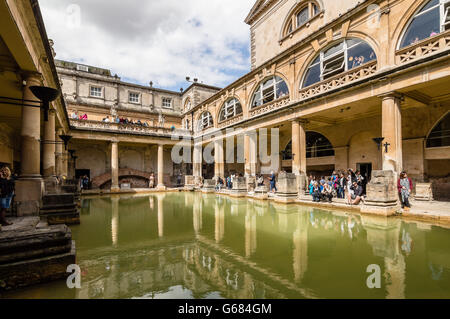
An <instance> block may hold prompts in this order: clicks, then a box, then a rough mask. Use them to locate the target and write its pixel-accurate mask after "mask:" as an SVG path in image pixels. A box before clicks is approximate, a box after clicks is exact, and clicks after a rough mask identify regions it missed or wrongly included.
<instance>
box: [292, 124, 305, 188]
mask: <svg viewBox="0 0 450 319" xmlns="http://www.w3.org/2000/svg"><path fill="white" fill-rule="evenodd" d="M292 173H293V174H295V175H296V176H297V186H298V189H299V194H300V195H303V193H304V190H305V187H306V132H305V126H304V123H303V122H302V121H299V120H295V121H292Z"/></svg>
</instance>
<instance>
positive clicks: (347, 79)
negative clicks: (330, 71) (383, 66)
mask: <svg viewBox="0 0 450 319" xmlns="http://www.w3.org/2000/svg"><path fill="white" fill-rule="evenodd" d="M377 70H378V62H377V61H376V60H375V61H371V62H368V63H366V64H363V65H361V66H359V67H356V68H354V69H351V70H349V71H347V72H345V73H341V74H339V75H336V76H333V77H331V78H329V79H326V80H324V81H321V82H319V83H316V84H313V85H311V86H308V87H306V88H304V89H301V90H300V92H299V96H300V99H301V100H305V99H308V98H310V97H313V96H316V95H319V94H322V93H327V92H329V91H332V90H334V89H337V88H340V87H342V86H345V85H347V84H350V83H352V82H354V81H357V80H361V79H364V78H366V77H368V76H370V75H373V74H375V73H376V72H377Z"/></svg>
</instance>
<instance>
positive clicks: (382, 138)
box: [373, 137, 384, 151]
mask: <svg viewBox="0 0 450 319" xmlns="http://www.w3.org/2000/svg"><path fill="white" fill-rule="evenodd" d="M373 141H374V142H375V143H376V144H377V146H378V150H379V151H380V150H381V143H383V141H384V137H375V138H374V139H373Z"/></svg>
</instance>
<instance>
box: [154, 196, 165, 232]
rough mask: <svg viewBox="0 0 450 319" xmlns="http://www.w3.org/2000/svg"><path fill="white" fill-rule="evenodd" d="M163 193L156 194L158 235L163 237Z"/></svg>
mask: <svg viewBox="0 0 450 319" xmlns="http://www.w3.org/2000/svg"><path fill="white" fill-rule="evenodd" d="M165 196H166V195H164V194H158V195H156V197H157V199H158V236H159V238H162V237H164V197H165Z"/></svg>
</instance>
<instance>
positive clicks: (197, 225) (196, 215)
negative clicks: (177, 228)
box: [192, 200, 203, 234]
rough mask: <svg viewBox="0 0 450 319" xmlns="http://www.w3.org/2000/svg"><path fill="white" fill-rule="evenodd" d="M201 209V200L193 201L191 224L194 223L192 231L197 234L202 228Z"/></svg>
mask: <svg viewBox="0 0 450 319" xmlns="http://www.w3.org/2000/svg"><path fill="white" fill-rule="evenodd" d="M202 210H203V203H202V201H201V200H196V201H194V204H193V210H192V215H193V219H194V221H193V224H194V231H195V233H196V234H198V232H199V231H201V230H202Z"/></svg>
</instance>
